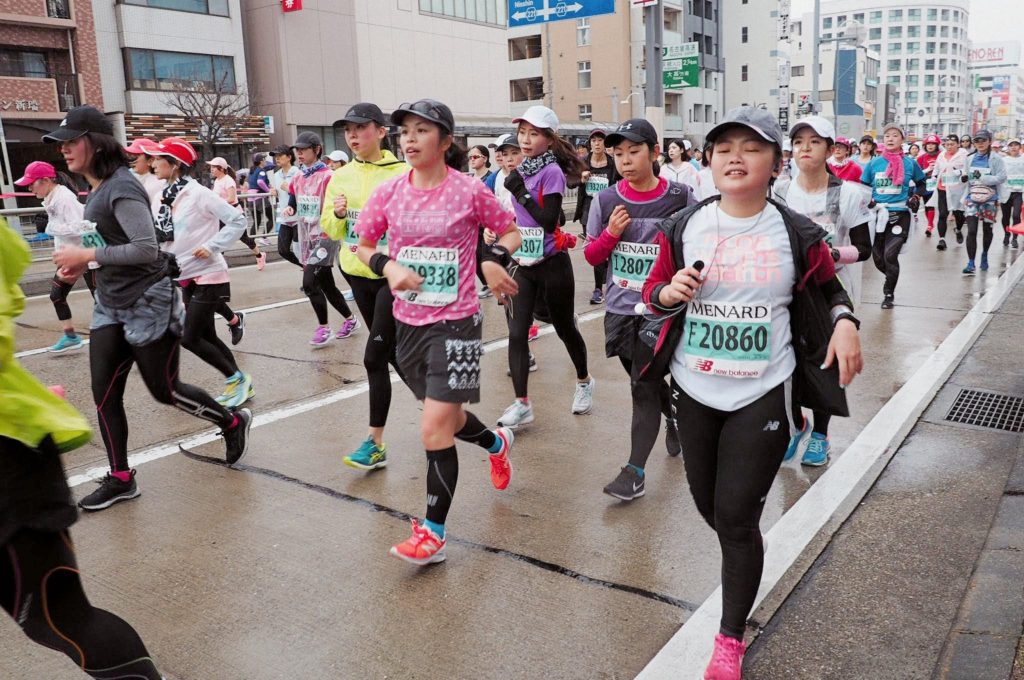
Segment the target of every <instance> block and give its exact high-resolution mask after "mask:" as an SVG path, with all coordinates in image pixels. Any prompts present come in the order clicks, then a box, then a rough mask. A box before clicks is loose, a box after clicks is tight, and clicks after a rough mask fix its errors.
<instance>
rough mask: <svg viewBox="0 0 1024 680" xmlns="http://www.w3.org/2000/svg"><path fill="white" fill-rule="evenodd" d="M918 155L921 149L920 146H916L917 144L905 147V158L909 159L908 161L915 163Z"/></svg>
mask: <svg viewBox="0 0 1024 680" xmlns="http://www.w3.org/2000/svg"><path fill="white" fill-rule="evenodd" d="M920 155H921V147H920V145H918V143H917V142H913V143H912V144H910V145H908V146H907V156H908V157H909V158H910V160H912V161H917V157H918V156H920Z"/></svg>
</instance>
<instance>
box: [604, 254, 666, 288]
mask: <svg viewBox="0 0 1024 680" xmlns="http://www.w3.org/2000/svg"><path fill="white" fill-rule="evenodd" d="M657 259H658V244H656V243H629V242H625V241H620V242H619V243H618V245H616V246H615V249H614V250H613V251H612V283H613V284H615V286H616V287H617V288H625V289H626V290H632V291H634V292H637V293H639V292H640V291H642V290H643V287H644V281H646V280H647V275H648V274H650V273H651V269H652V268H653V267H654V262H655V260H657Z"/></svg>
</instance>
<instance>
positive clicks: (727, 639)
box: [643, 107, 861, 680]
mask: <svg viewBox="0 0 1024 680" xmlns="http://www.w3.org/2000/svg"><path fill="white" fill-rule="evenodd" d="M707 139H708V141H710V142H711V143H712V147H711V149H710V151H709V154H710V155H711V168H712V171H713V172H714V174H715V184H716V185H717V186H718V188H719V190H720V191H721V192H722V195H721V198H720V199H718V198H715V199H708V200H706V201H703V202H701V203H699V204H697V205H696V206H693V207H691V208H687V209H686V210H684V211H682V212H680V213H677V214H676V215H675V216H673V217H672V218H671V219H669V220H666V221H665V222H663V223H662V225H661V231H662V232H663V233H661V234H659V235H658V242H659V245H660V246H661V248H660V251H659V254H658V260H657V261H656V262H655V265H654V268H653V269H652V271H651V274H650V276H649V277H648V279H647V281H646V283H645V284H644V290H643V298H644V302H645V303H646V304H647V306H648V308H649V309H653V310H656V311H657V312H658V313H663V315H664V316H663V319H664V320H665V321H664V322H663V323H662V324H661V331H660V334H659V336H658V340H657V344H656V349H655V359H654V362H653V363H652V365H651V366H650V367H649V368H648V369H647V370H648V371H651V370H655V371H656V370H659V368H660V369H661V370H664V368H665V367H666V366H670V368H671V373H672V382H673V384H672V398H673V405H672V413H673V414H674V416H675V417H676V420H677V426H678V428H679V436H680V439H681V443H682V447H683V458H684V462H685V466H686V477H687V480H688V482H689V485H690V491H691V493H692V495H693V498H694V501H695V503H696V506H697V509H698V511H699V512H700V513H701V515H702V516H703V517H704V519H705V520H706V521H707V522H708V524H709V525H711V527H712V528H713V529H714V530H715V531H716V532H717V534H718V540H719V543H720V545H721V551H722V620H721V629H720V632H719V634H718V635H717V636H716V637H715V648H714V654H713V655H712V657H711V661H710V663H709V664H708V666H707V670H706V671H705V673H704V678H705V679H706V680H739V678H740V676H741V672H742V671H741V667H742V663H743V655H744V653H745V652H746V647H745V645H744V644H743V634H744V631H745V629H746V621H747V615H748V614H749V613H750V609H751V607H752V606H753V602H754V599H755V596H756V595H757V589H758V585H759V583H760V580H761V573H762V569H763V564H764V553H763V550H764V543H763V540H762V537H761V532H760V531H759V528H758V524H759V521H760V518H761V512H762V510H763V508H764V501H765V497H766V496H767V494H768V490H769V489H770V488H771V485H772V481H773V480H774V479H775V476H776V473H777V472H778V470H779V466H780V464H781V462H782V457H783V455H784V454H785V452H786V443H787V441H788V439H789V433H788V432H787V428H786V424H787V423H789V421H790V415H791V413H790V403H791V402H790V401H789V399H788V397H789V394H790V388H791V385H792V390H793V392H794V393H795V394H796V396H797V398H798V399H799V400H800V401H801V402H802V403H805V404H807V403H812V402H813V403H814V404H815V407H816V408H818V407H820V406H825V405H826V404H831V406H830V407H829V408H828V409H826V410H829V411H831V412H834V413H837V414H843V415H846V414H847V413H848V411H847V410H846V408H845V391H844V390H843V389H841V387H842V386H844V385H847V384H849V383H850V381H851V380H852V379H853V377H854V376H855V375H856V374H857V373H859V372H860V370H861V355H860V343H859V340H858V337H857V323H858V322H857V320H856V319H855V318H854V317H853V314H852V309H851V303H850V299H849V297H848V296H847V294H846V292H845V291H844V290H843V287H842V284H841V283H840V281H839V279H838V278H837V277H836V275H835V271H834V269H833V262H832V257H831V256H830V254H829V249H828V246H827V245H826V244H825V242H824V237H825V232H824V230H823V229H821V227H819V226H817V225H816V224H814V223H813V222H812V221H811V220H809V219H808V218H806V217H804V216H802V215H798V214H796V213H794V212H792V211H791V210H789V209H788V208H786V207H785V206H783V205H781V204H778V203H775V202H768V201H767V199H766V198H765V196H766V195H767V193H768V188H769V185H770V183H771V179H772V175H773V172H775V171H777V170H778V168H779V165H780V163H781V160H782V153H781V151H782V141H783V135H782V130H781V129H780V127H779V124H778V122H776V120H775V119H774V117H772V115H771V114H770V113H768V112H767V111H765V110H763V109H758V108H753V107H740V108H737V109H733V110H732V111H730V112H729V113H728V114H727V115H726V117H725V120H724V121H723V122H722V123H721V124H719V125H717V126H716V127H714V128H713V129H712V130H711V131H710V132H709V133H708V136H707ZM740 236H742V237H743V238H737V237H740ZM698 262H699V263H700V266H696V265H698ZM705 263H706V264H705ZM702 272H703V273H702ZM686 303H688V304H686ZM830 309H831V310H832V313H831V317H830V313H829V310H830ZM791 315H792V316H791ZM737 319H739V320H740V321H737ZM833 327H834V330H831V331H829V330H826V329H833ZM830 332H831V339H830V337H829V335H830ZM744 338H745V340H744ZM826 346H827V350H826ZM747 348H749V349H747ZM823 359H824V362H825V363H824V364H823V365H824V366H825V367H826V368H824V369H823V368H821V365H819V364H821V362H822V360H823ZM837 364H838V366H837ZM741 376H742V377H741ZM789 424H790V427H793V425H792V423H789ZM793 429H795V428H793Z"/></svg>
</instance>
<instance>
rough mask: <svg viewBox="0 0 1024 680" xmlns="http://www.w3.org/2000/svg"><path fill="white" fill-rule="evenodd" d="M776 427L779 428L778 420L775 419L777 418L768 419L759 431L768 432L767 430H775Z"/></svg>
mask: <svg viewBox="0 0 1024 680" xmlns="http://www.w3.org/2000/svg"><path fill="white" fill-rule="evenodd" d="M778 429H779V421H777V420H769V421H768V423H767V424H766V425H765V426H764V429H763V430H761V431H762V432H768V431H771V432H775V431H776V430H778Z"/></svg>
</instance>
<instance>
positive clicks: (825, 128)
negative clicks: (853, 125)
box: [789, 116, 836, 140]
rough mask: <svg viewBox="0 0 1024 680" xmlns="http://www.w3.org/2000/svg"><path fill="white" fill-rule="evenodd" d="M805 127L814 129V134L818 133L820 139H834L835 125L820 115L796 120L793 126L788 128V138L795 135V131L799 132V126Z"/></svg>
mask: <svg viewBox="0 0 1024 680" xmlns="http://www.w3.org/2000/svg"><path fill="white" fill-rule="evenodd" d="M805 127H809V128H811V129H812V130H814V134H816V135H818V136H819V137H821V138H822V139H833V140H834V139H835V138H836V128H835V126H834V125H832V123H831V122H830V121H829V120H828V119H826V118H822V117H821V116H807V117H806V118H801V119H800V120H798V121H797V122H796V123H794V125H793V127H791V128H790V129H789V138H790V139H793V138H794V137H796V133H797V132H799V131H800V129H801V128H805Z"/></svg>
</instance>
